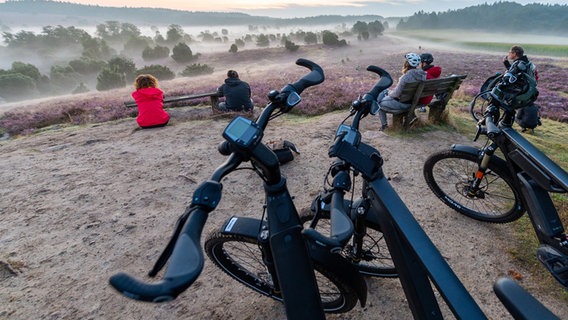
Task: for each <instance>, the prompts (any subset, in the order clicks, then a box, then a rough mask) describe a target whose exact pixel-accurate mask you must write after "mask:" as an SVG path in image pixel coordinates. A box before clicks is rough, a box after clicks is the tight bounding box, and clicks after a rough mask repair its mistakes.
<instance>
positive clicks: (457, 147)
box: [450, 144, 509, 172]
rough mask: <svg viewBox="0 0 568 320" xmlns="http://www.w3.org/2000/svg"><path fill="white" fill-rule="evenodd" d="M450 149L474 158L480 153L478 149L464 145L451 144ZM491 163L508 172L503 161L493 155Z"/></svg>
mask: <svg viewBox="0 0 568 320" xmlns="http://www.w3.org/2000/svg"><path fill="white" fill-rule="evenodd" d="M450 149H451V150H452V151H457V152H463V153H469V154H471V155H474V156H479V152H480V151H481V150H479V148H476V147H472V146H468V145H465V144H453V145H452V146H451V147H450ZM491 162H493V163H494V164H495V165H497V166H500V167H502V168H504V169H505V172H509V169H508V168H507V162H506V161H505V160H503V159H502V158H501V157H499V156H497V155H495V154H494V155H493V156H491Z"/></svg>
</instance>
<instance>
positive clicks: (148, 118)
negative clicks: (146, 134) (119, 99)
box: [132, 74, 170, 129]
mask: <svg viewBox="0 0 568 320" xmlns="http://www.w3.org/2000/svg"><path fill="white" fill-rule="evenodd" d="M134 88H135V89H136V91H134V92H132V97H133V98H134V101H136V104H137V105H138V117H136V122H137V123H138V125H139V126H140V127H141V128H144V129H146V128H156V127H163V126H165V125H167V124H168V122H169V121H170V115H169V114H168V113H167V112H166V111H165V110H164V108H163V106H164V92H163V91H162V90H160V88H158V79H156V78H155V77H154V76H152V75H150V74H141V75H139V76H137V77H136V79H135V80H134Z"/></svg>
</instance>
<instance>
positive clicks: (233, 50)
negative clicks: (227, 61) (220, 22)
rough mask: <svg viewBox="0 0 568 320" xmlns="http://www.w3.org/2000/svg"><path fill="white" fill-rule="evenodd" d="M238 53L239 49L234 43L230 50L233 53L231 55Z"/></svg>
mask: <svg viewBox="0 0 568 320" xmlns="http://www.w3.org/2000/svg"><path fill="white" fill-rule="evenodd" d="M237 51H239V47H237V45H236V44H234V43H233V44H232V45H231V48H230V49H229V52H231V53H237Z"/></svg>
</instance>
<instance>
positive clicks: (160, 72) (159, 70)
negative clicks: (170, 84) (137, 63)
mask: <svg viewBox="0 0 568 320" xmlns="http://www.w3.org/2000/svg"><path fill="white" fill-rule="evenodd" d="M139 74H151V75H153V76H154V77H156V78H158V79H160V80H172V79H173V78H175V77H176V74H175V73H174V72H173V71H172V70H171V69H170V68H168V67H166V66H161V65H156V64H153V65H150V66H144V67H143V68H142V69H138V70H136V75H139Z"/></svg>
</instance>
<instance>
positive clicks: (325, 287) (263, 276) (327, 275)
mask: <svg viewBox="0 0 568 320" xmlns="http://www.w3.org/2000/svg"><path fill="white" fill-rule="evenodd" d="M205 251H206V253H207V255H208V256H209V258H210V259H211V261H213V263H214V264H215V265H216V266H217V267H219V268H220V269H221V270H223V271H224V272H225V273H227V274H228V275H229V276H231V277H232V278H234V279H235V280H237V281H239V282H240V283H242V284H243V285H245V286H247V287H249V288H251V289H253V290H255V291H257V292H259V293H261V294H263V295H266V296H269V297H271V298H272V299H274V300H277V301H280V302H282V296H281V294H280V293H279V292H277V291H275V288H274V283H273V281H272V276H271V274H270V273H269V272H268V270H267V268H266V266H265V264H264V262H263V261H262V253H261V250H260V248H259V244H258V241H257V239H255V238H250V237H243V236H236V235H232V234H222V233H220V232H214V233H211V234H210V235H209V237H208V238H207V240H206V242H205ZM314 269H316V270H315V271H316V272H315V275H316V281H317V284H318V288H319V291H320V297H321V299H322V305H323V308H324V311H325V312H327V313H341V312H346V311H349V310H351V309H352V308H353V307H354V306H355V305H356V304H357V296H356V294H355V292H354V291H353V290H352V289H350V288H349V287H346V286H345V285H343V284H342V283H340V282H339V280H337V279H335V277H334V275H333V274H332V273H331V272H329V271H327V269H325V267H323V266H321V265H319V264H315V263H314Z"/></svg>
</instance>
